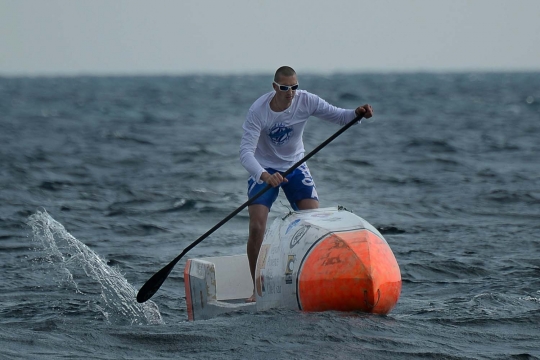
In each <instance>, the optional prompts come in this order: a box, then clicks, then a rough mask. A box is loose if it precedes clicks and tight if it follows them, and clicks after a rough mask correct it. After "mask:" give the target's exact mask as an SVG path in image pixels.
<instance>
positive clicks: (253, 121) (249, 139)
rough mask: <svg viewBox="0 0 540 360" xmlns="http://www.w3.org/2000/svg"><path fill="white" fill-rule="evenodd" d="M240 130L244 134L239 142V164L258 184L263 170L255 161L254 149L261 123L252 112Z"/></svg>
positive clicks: (259, 133)
mask: <svg viewBox="0 0 540 360" xmlns="http://www.w3.org/2000/svg"><path fill="white" fill-rule="evenodd" d="M242 128H243V130H244V134H243V135H242V141H241V142H240V162H241V163H242V166H243V167H244V168H245V169H246V170H247V171H248V173H249V174H250V175H251V176H252V177H253V178H254V179H255V181H257V182H259V183H260V182H261V181H260V178H261V175H262V173H263V172H264V171H265V170H264V168H263V167H262V166H261V164H259V162H258V161H257V159H255V149H256V148H257V143H258V142H259V137H260V135H261V122H260V121H259V119H258V118H257V117H256V116H255V114H253V112H252V111H249V112H248V114H247V116H246V120H245V121H244V125H243V126H242Z"/></svg>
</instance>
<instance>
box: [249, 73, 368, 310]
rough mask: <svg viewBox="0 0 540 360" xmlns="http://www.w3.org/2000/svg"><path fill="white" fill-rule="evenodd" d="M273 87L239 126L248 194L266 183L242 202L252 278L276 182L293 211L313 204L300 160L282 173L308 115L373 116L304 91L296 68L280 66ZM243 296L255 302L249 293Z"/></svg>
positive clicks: (293, 157)
mask: <svg viewBox="0 0 540 360" xmlns="http://www.w3.org/2000/svg"><path fill="white" fill-rule="evenodd" d="M272 86H273V88H274V91H271V92H269V93H267V94H264V95H263V96H261V97H260V98H259V99H257V100H256V101H255V102H254V103H253V105H252V106H251V108H250V109H249V111H248V114H247V116H246V120H245V122H244V125H243V129H244V134H243V136H242V142H241V145H240V161H241V163H242V165H243V166H244V167H245V168H246V170H247V171H248V172H249V174H250V175H251V177H250V178H249V180H248V197H249V198H251V197H252V196H254V195H255V194H257V193H258V192H259V191H260V190H261V189H263V188H264V187H265V186H266V184H270V185H271V186H272V188H271V189H269V190H268V191H266V192H265V193H264V194H263V195H261V196H260V197H259V198H258V199H256V200H255V201H254V202H253V203H252V204H251V205H249V207H248V212H249V238H248V242H247V256H248V261H249V267H250V271H251V277H252V279H253V280H255V267H256V264H257V257H258V255H259V250H260V248H261V244H262V242H263V238H264V232H265V229H266V222H267V219H268V213H269V212H270V208H271V207H272V204H273V203H274V201H275V200H276V199H277V196H278V193H279V188H280V187H281V188H282V189H283V191H284V192H285V195H286V196H287V199H288V200H289V203H290V204H291V206H292V208H293V209H294V210H307V209H317V208H318V207H319V198H318V195H317V191H316V189H315V183H314V182H313V178H312V177H311V174H310V172H309V169H308V167H307V165H306V164H305V163H304V164H302V165H300V166H299V167H298V168H297V169H296V170H295V171H294V172H293V173H291V174H290V175H289V176H287V178H283V176H282V175H281V173H280V172H285V171H287V170H288V169H289V168H290V167H291V166H292V165H294V164H295V163H296V162H297V161H298V160H300V159H302V157H303V156H304V144H303V141H302V134H303V132H304V127H305V125H306V122H307V120H308V118H309V117H310V116H315V117H318V118H321V119H324V120H327V121H331V122H333V123H336V124H339V125H345V124H347V123H349V122H350V121H351V120H352V119H354V118H355V117H356V116H359V115H361V114H363V115H364V117H365V118H370V117H372V116H373V110H372V108H371V106H370V105H367V104H366V105H364V106H359V107H358V108H356V109H354V110H346V109H341V108H338V107H335V106H333V105H330V104H328V103H327V102H326V101H324V100H323V99H321V98H320V97H318V96H317V95H314V94H311V93H309V92H307V91H305V90H298V79H297V77H296V72H295V71H294V70H293V69H292V68H291V67H289V66H282V67H280V68H279V69H278V70H277V71H276V73H275V75H274V82H273V84H272ZM248 301H251V302H253V301H255V295H253V296H252V297H251V298H250V299H248Z"/></svg>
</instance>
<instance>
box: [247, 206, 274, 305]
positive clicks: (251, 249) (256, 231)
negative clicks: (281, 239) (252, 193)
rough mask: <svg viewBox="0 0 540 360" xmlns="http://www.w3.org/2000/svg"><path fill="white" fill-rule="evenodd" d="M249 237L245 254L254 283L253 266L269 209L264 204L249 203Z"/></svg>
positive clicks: (255, 265) (253, 299)
mask: <svg viewBox="0 0 540 360" xmlns="http://www.w3.org/2000/svg"><path fill="white" fill-rule="evenodd" d="M248 212H249V238H248V242H247V256H248V261H249V270H250V271H251V278H252V279H253V284H255V268H256V267H257V258H258V256H259V250H260V249H261V245H262V242H263V240H264V232H265V230H266V221H267V220H268V213H269V212H270V209H268V207H267V206H266V205H260V204H255V205H249V206H248ZM248 301H249V302H253V301H255V293H253V295H252V296H251V297H250V298H249V299H248Z"/></svg>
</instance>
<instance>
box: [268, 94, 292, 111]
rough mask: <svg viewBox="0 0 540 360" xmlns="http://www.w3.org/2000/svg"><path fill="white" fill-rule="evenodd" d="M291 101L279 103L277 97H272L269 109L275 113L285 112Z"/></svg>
mask: <svg viewBox="0 0 540 360" xmlns="http://www.w3.org/2000/svg"><path fill="white" fill-rule="evenodd" d="M291 103H292V101H286V100H284V101H283V102H280V101H279V100H278V98H277V96H275V95H274V97H273V98H272V100H271V101H270V109H272V111H275V112H282V111H285V110H287V108H288V107H289V106H291Z"/></svg>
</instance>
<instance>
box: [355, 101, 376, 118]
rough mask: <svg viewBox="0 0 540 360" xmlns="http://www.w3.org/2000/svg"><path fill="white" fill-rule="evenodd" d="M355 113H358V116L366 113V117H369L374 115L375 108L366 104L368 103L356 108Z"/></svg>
mask: <svg viewBox="0 0 540 360" xmlns="http://www.w3.org/2000/svg"><path fill="white" fill-rule="evenodd" d="M354 113H355V114H356V116H360V115H362V114H364V117H365V118H366V119H369V118H370V117H372V116H373V109H372V108H371V105H369V104H366V105H363V106H359V107H357V108H356V110H354Z"/></svg>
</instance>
